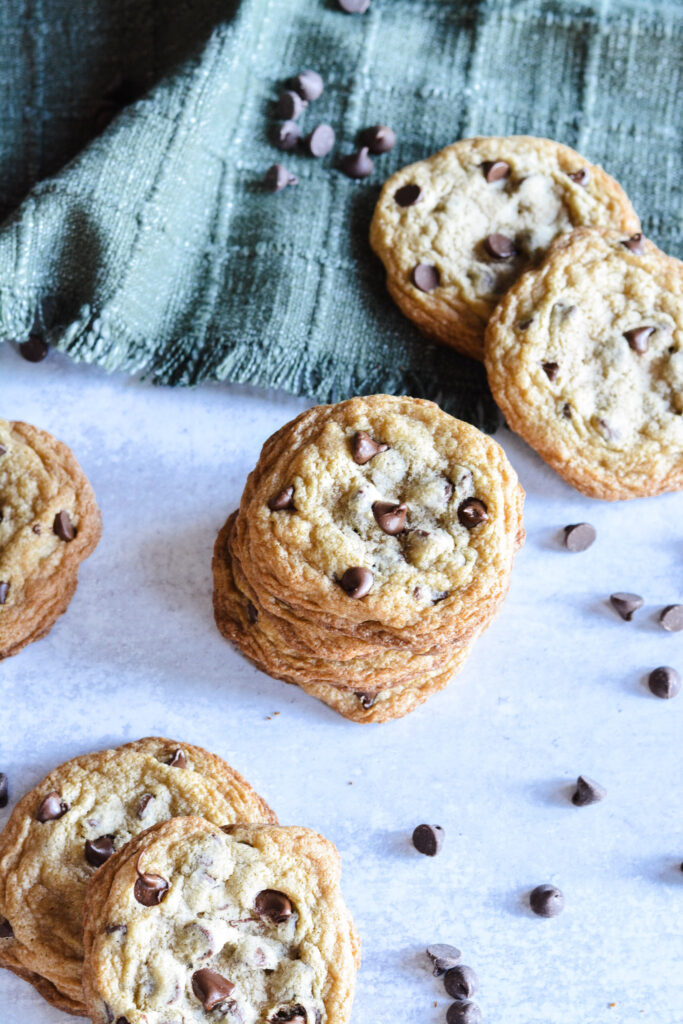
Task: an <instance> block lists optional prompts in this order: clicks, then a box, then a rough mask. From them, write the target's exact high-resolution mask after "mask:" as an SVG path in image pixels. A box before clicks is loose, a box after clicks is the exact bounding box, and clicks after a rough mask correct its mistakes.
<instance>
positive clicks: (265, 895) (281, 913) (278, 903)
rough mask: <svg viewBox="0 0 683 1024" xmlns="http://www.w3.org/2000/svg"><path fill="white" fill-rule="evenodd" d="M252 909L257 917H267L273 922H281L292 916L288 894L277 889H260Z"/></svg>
mask: <svg viewBox="0 0 683 1024" xmlns="http://www.w3.org/2000/svg"><path fill="white" fill-rule="evenodd" d="M254 909H255V911H256V913H257V914H258V916H259V917H267V918H268V920H269V921H272V922H273V923H274V924H282V922H283V921H286V920H288V918H290V917H291V916H292V902H291V900H290V899H289V896H285V894H284V893H283V892H278V890H277V889H262V890H261V892H260V893H259V894H258V896H257V897H256V899H255V900H254Z"/></svg>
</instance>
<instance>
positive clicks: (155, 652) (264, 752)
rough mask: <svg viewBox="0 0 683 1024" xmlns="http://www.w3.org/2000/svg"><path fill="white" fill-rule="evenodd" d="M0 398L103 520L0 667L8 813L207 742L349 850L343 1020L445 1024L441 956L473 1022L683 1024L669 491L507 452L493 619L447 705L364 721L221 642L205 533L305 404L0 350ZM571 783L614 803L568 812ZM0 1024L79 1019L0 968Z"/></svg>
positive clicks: (0, 750) (677, 507) (682, 701)
mask: <svg viewBox="0 0 683 1024" xmlns="http://www.w3.org/2000/svg"><path fill="white" fill-rule="evenodd" d="M0 397H1V400H2V401H1V405H0V415H2V416H4V417H6V418H9V419H25V420H28V421H29V422H31V423H34V424H36V425H38V426H40V427H44V428H45V429H47V430H49V431H51V432H52V433H54V434H55V435H57V436H58V437H59V438H61V439H62V440H63V441H66V442H67V443H68V444H69V445H70V446H71V447H72V448H73V450H74V451H75V453H76V455H77V457H78V458H79V460H80V461H81V463H82V465H83V467H84V469H85V470H86V472H87V474H88V476H89V477H90V480H91V481H92V484H93V486H94V488H95V491H96V493H97V496H98V499H99V502H100V505H101V508H102V513H103V517H104V534H103V538H102V541H101V543H100V545H99V547H98V549H97V550H96V552H95V554H94V555H93V556H92V557H91V558H90V559H89V561H87V562H86V563H85V564H84V565H83V567H82V570H81V576H80V585H79V588H78V591H77V594H76V596H75V598H74V600H73V602H72V604H71V606H70V608H69V610H68V612H67V614H66V615H65V616H64V617H63V618H62V619H61V620H60V621H59V622H58V624H57V626H56V627H55V628H54V629H53V631H52V632H51V634H50V635H49V636H48V637H47V639H45V640H42V641H40V642H39V643H36V644H34V645H32V646H31V647H29V648H27V649H26V650H25V651H23V652H22V653H21V654H20V655H18V656H17V657H15V658H11V659H9V660H7V661H5V662H2V664H0V686H1V691H0V692H1V693H2V714H1V715H0V770H2V771H5V772H7V773H8V775H9V778H10V785H11V797H12V803H13V802H14V800H15V799H16V798H18V797H19V796H21V795H22V794H23V793H24V792H25V791H26V789H28V788H29V787H31V786H33V785H34V784H35V783H37V782H38V781H39V780H40V778H41V777H42V776H43V775H44V774H45V773H46V772H47V771H48V770H49V769H50V768H51V767H53V766H54V765H56V764H57V763H59V762H61V761H63V760H65V759H67V758H70V757H73V756H75V755H76V754H79V753H83V752H86V751H90V750H96V749H99V748H102V747H105V746H107V745H115V744H118V743H121V742H124V741H126V740H131V739H134V738H137V737H139V736H145V735H148V734H150V733H156V734H162V735H165V736H169V737H174V738H177V739H178V740H185V741H187V742H190V743H197V744H201V745H203V746H205V747H208V748H209V749H210V750H214V751H216V752H217V753H219V754H221V755H222V756H223V757H225V758H226V759H227V760H228V761H229V762H230V763H231V764H233V765H234V766H235V767H236V768H237V769H238V770H239V771H240V772H242V773H243V774H244V775H246V777H247V778H248V779H249V780H250V781H251V782H252V783H253V785H254V786H255V787H256V788H257V789H258V790H259V791H260V792H261V793H262V794H263V795H264V796H265V797H266V799H267V800H268V801H269V802H270V803H271V804H272V806H273V808H274V809H275V810H276V811H277V813H278V815H279V817H280V820H281V822H282V823H283V824H287V823H291V824H302V825H308V826H310V827H312V828H315V829H318V830H319V831H320V832H322V833H323V834H325V835H326V836H327V837H328V838H330V839H332V840H333V841H334V842H335V843H336V844H337V846H338V847H339V849H340V851H341V854H342V857H343V863H344V875H343V885H344V892H345V896H346V900H347V902H348V904H349V906H350V907H351V909H352V911H353V913H354V915H355V918H356V921H357V924H358V928H359V930H360V933H361V936H362V938H363V947H364V948H363V967H362V969H361V972H360V975H359V984H358V991H357V997H356V1003H355V1007H354V1013H353V1024H389V1022H394V1021H396V1022H397V1024H431V1022H434V1024H437V1022H443V1021H444V1020H445V1011H446V1007H447V1005H448V999H447V997H446V996H445V994H444V992H443V989H442V985H441V983H440V982H439V981H438V980H436V979H434V978H432V977H431V975H430V973H429V969H428V966H427V964H426V962H425V958H424V955H423V950H424V947H425V946H426V944H427V943H429V942H434V941H439V942H453V943H455V944H456V945H458V946H459V947H460V948H461V949H462V950H463V951H464V954H465V961H466V962H467V963H469V964H471V965H472V966H473V967H474V968H475V969H476V970H477V972H478V973H479V976H480V979H481V987H482V988H481V996H480V1004H481V1007H482V1010H483V1011H484V1016H485V1020H486V1021H487V1022H489V1024H602V1022H610V1024H636V1022H638V1024H639V1022H641V1021H648V1022H653V1024H655V1022H656V1024H679V1022H683V968H682V962H683V873H681V871H680V870H679V864H680V862H681V860H683V828H682V825H683V821H682V817H683V800H682V797H683V785H682V778H683V744H682V728H681V727H682V724H683V695H681V696H680V697H679V698H678V699H677V700H674V701H670V702H666V701H661V700H657V699H655V698H654V697H652V696H651V695H650V693H649V691H648V690H647V687H646V686H645V677H646V674H647V672H648V671H649V670H650V669H651V668H653V667H655V666H656V665H660V664H671V665H675V666H677V667H678V668H679V670H681V671H682V672H683V634H682V633H679V634H667V633H665V632H664V631H663V630H662V629H661V628H660V627H659V626H658V625H657V623H656V613H657V611H658V610H659V609H660V608H661V607H662V606H663V605H664V604H668V603H671V602H674V601H682V600H683V572H682V560H683V494H678V495H670V496H666V497H661V498H655V499H648V500H642V501H636V502H629V503H621V504H614V505H610V504H605V503H600V502H596V501H591V500H590V499H587V498H583V497H581V496H580V495H579V494H578V493H577V492H575V491H573V490H572V489H571V488H570V487H569V486H567V485H565V484H564V483H563V482H562V481H561V480H560V479H559V478H558V477H556V476H555V475H554V474H553V473H552V472H551V471H550V470H548V469H547V468H546V467H545V466H544V465H543V464H542V463H541V461H540V460H539V459H538V458H537V457H536V456H535V455H534V454H533V453H532V452H530V451H529V449H528V448H526V446H525V445H523V444H522V443H521V442H520V441H518V440H517V439H516V438H515V437H514V436H513V435H512V434H510V433H509V432H508V431H506V430H504V431H501V432H500V434H499V437H498V440H500V441H501V443H502V444H503V445H504V446H505V448H506V450H507V452H508V454H509V456H510V458H511V459H512V461H513V463H514V465H515V466H516V468H517V470H518V472H519V474H520V478H521V480H522V483H523V485H524V487H525V489H526V491H527V504H526V526H527V532H528V539H527V543H526V546H525V547H524V549H523V550H522V552H521V553H520V554H519V556H518V559H517V563H516V567H515V573H514V575H513V581H512V587H511V590H510V595H509V598H508V600H507V602H506V604H505V606H504V608H503V611H502V613H501V615H500V617H499V618H498V620H497V621H496V622H495V623H494V625H493V626H492V627H491V629H490V630H489V631H488V632H487V633H486V634H485V636H484V637H482V639H480V640H479V641H478V643H477V645H476V647H475V650H474V652H473V654H472V656H471V658H470V660H469V662H468V664H467V666H466V668H465V670H464V671H463V672H462V674H461V675H460V676H459V677H458V678H457V680H456V681H454V682H453V684H452V685H451V687H450V688H449V689H448V690H447V691H445V692H444V693H442V694H440V695H438V696H436V697H434V698H432V699H431V700H430V701H429V702H428V703H427V704H426V705H423V707H421V708H420V709H419V710H418V711H416V712H414V713H413V714H411V715H409V716H408V717H407V718H404V719H402V720H400V721H397V722H392V723H389V724H387V725H382V726H371V725H366V726H362V725H357V724H354V723H351V722H347V721H346V720H344V719H343V718H341V717H338V716H337V715H336V714H335V713H334V712H332V711H331V710H329V709H328V708H326V707H325V706H324V705H322V704H319V703H318V702H317V701H315V700H313V699H312V698H310V697H307V696H305V695H304V694H303V693H302V692H300V691H299V690H298V689H296V688H295V687H291V686H286V685H285V684H284V683H281V682H278V681H277V680H273V679H269V678H268V677H266V676H265V675H263V674H261V673H260V672H258V671H257V670H256V669H255V668H253V667H252V666H251V665H250V664H249V663H247V662H246V661H244V660H243V659H242V658H241V657H240V656H238V655H237V654H236V653H235V652H234V651H232V649H231V648H230V647H229V645H228V644H227V643H226V642H225V641H224V640H223V639H222V637H221V636H220V635H219V634H218V632H217V631H216V629H215V626H214V623H213V617H212V611H211V573H210V561H211V550H212V545H213V542H214V538H215V535H216V532H217V530H218V528H219V527H220V525H221V524H222V523H223V521H224V520H225V518H226V516H227V514H228V512H229V511H230V510H232V509H233V508H234V507H235V505H236V504H237V502H238V500H239V497H240V493H241V489H242V486H243V484H244V481H245V478H246V476H247V473H248V472H249V470H250V469H251V468H252V466H253V464H254V462H255V461H256V458H257V456H258V452H259V448H260V445H261V444H262V442H263V441H264V440H265V439H266V437H268V435H269V434H270V433H272V432H273V431H274V430H275V429H276V428H277V427H279V426H280V425H281V424H282V423H284V422H285V421H286V420H288V419H290V418H291V417H292V416H293V415H295V414H296V413H297V412H298V411H299V410H301V409H302V408H304V405H305V403H304V402H303V401H302V400H299V399H293V398H289V397H286V396H282V395H266V394H265V393H263V392H250V391H247V390H243V389H231V388H227V387H217V386H207V387H203V388H201V389H198V390H196V391H180V390H176V391H171V390H166V389H154V388H151V387H149V386H147V385H145V384H140V383H135V382H131V381H130V380H126V379H122V378H116V377H107V376H105V375H104V374H103V373H102V372H101V371H99V370H96V369H94V368H90V367H86V366H75V365H72V364H70V363H69V362H68V361H67V360H66V359H65V358H64V357H61V356H58V355H55V354H51V356H50V358H49V359H48V360H47V361H46V362H44V363H42V364H40V365H37V366H34V365H29V364H27V363H25V362H23V361H22V360H21V359H20V358H19V357H18V356H17V354H16V353H15V352H14V351H13V350H12V349H11V348H10V347H9V346H7V345H5V346H0ZM581 520H589V521H591V522H592V523H594V524H595V526H596V527H597V529H598V540H597V542H596V544H595V545H594V546H593V547H592V548H591V549H590V550H589V551H587V552H585V553H582V554H569V553H567V552H566V551H565V550H563V548H562V547H561V545H560V543H559V533H560V530H561V527H562V526H563V525H564V524H565V523H571V522H577V521H581ZM615 590H633V591H636V592H639V593H641V594H642V595H643V596H644V598H645V606H644V608H643V609H642V611H641V612H640V613H639V614H638V615H637V616H636V619H635V620H634V621H633V622H632V623H630V624H628V623H625V622H622V621H621V620H620V619H619V618H617V616H616V615H615V614H614V613H613V612H612V611H611V610H610V609H609V607H608V606H607V605H606V603H605V602H606V598H607V597H608V595H609V594H610V593H611V592H612V591H615ZM274 711H279V712H281V713H280V714H279V715H278V716H277V717H273V718H270V719H269V717H268V716H271V715H272V713H273V712H274ZM578 773H584V774H587V775H590V776H592V777H594V778H596V779H597V780H599V781H600V782H601V783H602V784H603V785H605V786H606V787H607V789H608V791H609V792H608V797H607V799H606V800H605V802H604V803H602V804H599V805H596V806H594V807H588V808H583V809H576V808H574V807H573V806H572V805H571V803H570V802H569V800H568V795H567V794H568V792H570V790H568V788H567V787H568V786H569V784H570V783H571V782H572V781H573V780H574V779H575V777H576V775H577V774H578ZM10 809H11V806H10V807H9V808H7V809H6V810H5V811H0V826H1V825H3V824H4V822H5V821H6V819H7V817H8V815H9V811H10ZM422 821H426V822H432V823H438V824H441V825H442V826H443V827H444V828H445V830H446V842H445V845H444V849H443V851H442V853H441V855H440V856H439V857H437V858H435V859H431V858H426V857H421V856H420V855H419V854H417V853H416V852H415V851H414V850H413V848H412V846H411V843H410V835H411V832H412V829H413V827H414V826H415V825H416V824H418V823H420V822H422ZM546 881H550V882H554V883H556V884H558V885H559V886H560V887H561V888H562V889H563V890H564V893H565V897H566V911H565V913H564V914H563V915H562V916H561V917H559V918H557V919H555V920H551V921H546V920H541V919H539V918H535V917H534V916H533V915H532V914H531V913H530V911H529V910H528V908H527V907H526V905H525V896H526V894H527V893H528V891H529V890H530V889H531V888H532V887H533V886H535V885H536V884H538V883H539V882H546ZM435 1004H438V1005H435ZM612 1004H613V1005H612ZM0 1019H1V1020H2V1022H3V1024H15V1022H19V1021H20V1022H21V1024H52V1022H54V1024H59V1022H60V1021H66V1020H68V1019H71V1018H67V1017H65V1016H64V1015H63V1014H60V1013H59V1012H58V1011H56V1010H53V1009H51V1008H50V1007H49V1006H48V1005H47V1004H45V1003H44V1002H43V1001H42V1000H41V999H40V997H39V996H38V995H37V994H36V993H35V992H34V991H33V989H32V988H30V987H29V986H28V985H26V984H24V983H22V982H21V981H19V980H18V979H16V978H14V977H13V976H12V975H11V974H9V973H6V972H1V971H0Z"/></svg>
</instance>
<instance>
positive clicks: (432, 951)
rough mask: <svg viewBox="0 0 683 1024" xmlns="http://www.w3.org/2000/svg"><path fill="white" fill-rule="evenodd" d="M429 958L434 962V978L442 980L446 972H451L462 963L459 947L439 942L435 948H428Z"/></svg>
mask: <svg viewBox="0 0 683 1024" xmlns="http://www.w3.org/2000/svg"><path fill="white" fill-rule="evenodd" d="M427 956H428V957H429V959H430V960H431V961H432V965H433V967H434V976H435V977H436V978H440V977H441V975H442V974H445V973H446V971H450V970H451V968H452V967H455V966H456V965H457V964H459V963H460V960H461V958H462V953H461V952H460V950H459V949H458V948H457V946H449V945H447V944H446V943H444V942H437V943H435V944H434V945H433V946H427Z"/></svg>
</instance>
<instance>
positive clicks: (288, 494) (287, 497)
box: [268, 485, 294, 512]
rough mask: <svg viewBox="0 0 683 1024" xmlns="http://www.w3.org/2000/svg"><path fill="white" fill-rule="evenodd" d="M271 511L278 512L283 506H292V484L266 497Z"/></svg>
mask: <svg viewBox="0 0 683 1024" xmlns="http://www.w3.org/2000/svg"><path fill="white" fill-rule="evenodd" d="M268 508H269V509H270V510H271V512H280V511H282V509H285V508H294V486H293V485H292V486H290V487H285V489H284V490H283V491H280V492H279V493H278V494H276V495H274V496H273V497H272V498H269V499H268Z"/></svg>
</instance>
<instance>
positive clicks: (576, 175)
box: [567, 167, 591, 188]
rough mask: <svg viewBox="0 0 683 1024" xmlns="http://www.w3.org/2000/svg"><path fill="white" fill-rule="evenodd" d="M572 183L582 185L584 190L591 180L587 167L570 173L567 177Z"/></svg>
mask: <svg viewBox="0 0 683 1024" xmlns="http://www.w3.org/2000/svg"><path fill="white" fill-rule="evenodd" d="M567 177H568V178H571V180H572V181H574V182H576V184H577V185H582V186H583V187H584V188H585V186H586V185H587V184H588V182H589V181H590V180H591V175H590V171H589V170H588V168H587V167H582V168H581V169H580V170H578V171H572V172H571V174H568V175H567Z"/></svg>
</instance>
